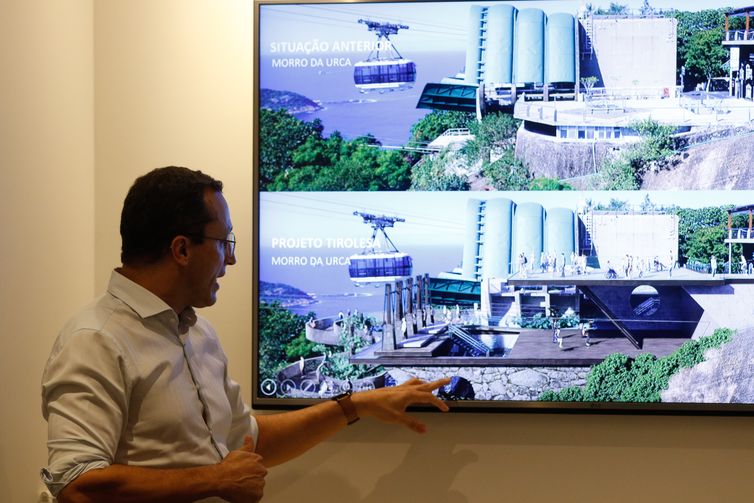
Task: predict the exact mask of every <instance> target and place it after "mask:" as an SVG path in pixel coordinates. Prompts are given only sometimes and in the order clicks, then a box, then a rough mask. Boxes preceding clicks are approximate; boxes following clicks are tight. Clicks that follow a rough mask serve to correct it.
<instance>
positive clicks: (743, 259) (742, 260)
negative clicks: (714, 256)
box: [739, 253, 746, 274]
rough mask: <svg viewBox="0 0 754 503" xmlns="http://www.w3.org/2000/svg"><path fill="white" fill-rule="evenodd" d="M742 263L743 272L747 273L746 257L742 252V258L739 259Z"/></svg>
mask: <svg viewBox="0 0 754 503" xmlns="http://www.w3.org/2000/svg"><path fill="white" fill-rule="evenodd" d="M739 263H740V264H741V274H745V273H746V257H744V254H743V253H742V254H741V260H740V261H739Z"/></svg>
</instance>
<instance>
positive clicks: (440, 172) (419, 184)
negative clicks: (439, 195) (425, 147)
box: [411, 151, 469, 190]
mask: <svg viewBox="0 0 754 503" xmlns="http://www.w3.org/2000/svg"><path fill="white" fill-rule="evenodd" d="M454 162H457V159H456V158H455V156H454V155H453V154H452V153H451V152H448V151H444V152H440V153H439V154H436V155H434V156H425V157H424V158H422V160H421V161H419V162H418V163H417V164H415V165H414V168H413V170H412V172H411V189H412V190H469V181H468V180H467V179H466V178H465V177H462V176H460V175H458V174H456V173H454V172H453V170H452V166H453V163H454Z"/></svg>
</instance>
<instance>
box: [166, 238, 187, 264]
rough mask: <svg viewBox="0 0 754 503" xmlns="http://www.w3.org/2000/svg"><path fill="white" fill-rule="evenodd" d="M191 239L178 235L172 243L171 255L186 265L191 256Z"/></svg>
mask: <svg viewBox="0 0 754 503" xmlns="http://www.w3.org/2000/svg"><path fill="white" fill-rule="evenodd" d="M190 245H191V240H190V239H189V238H187V237H186V236H176V237H174V238H173V241H171V243H170V255H171V256H172V257H173V260H175V261H176V262H177V263H179V264H181V265H186V264H187V263H188V258H189V246H190Z"/></svg>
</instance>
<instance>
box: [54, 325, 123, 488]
mask: <svg viewBox="0 0 754 503" xmlns="http://www.w3.org/2000/svg"><path fill="white" fill-rule="evenodd" d="M127 374H128V364H127V362H126V361H125V359H124V357H123V354H122V352H121V351H120V349H119V348H118V347H117V344H116V343H115V342H114V341H113V340H112V339H111V338H109V337H107V336H105V335H103V334H102V333H100V332H98V331H95V330H90V329H86V330H77V331H75V332H72V333H70V334H67V336H66V337H64V338H63V337H61V338H59V339H58V341H57V342H56V345H55V347H54V348H53V351H52V353H51V355H50V358H49V360H48V361H47V365H46V367H45V370H44V373H43V376H42V414H43V415H44V417H45V419H46V420H47V423H48V436H47V438H48V441H47V449H48V466H47V467H45V468H43V469H42V473H41V476H42V480H43V481H44V483H45V484H46V485H47V487H48V488H49V489H50V492H51V493H52V494H53V495H54V496H56V495H57V494H58V493H59V492H60V490H61V489H62V488H63V487H65V486H66V485H67V484H69V483H70V482H71V481H73V480H74V479H76V477H78V476H79V475H81V474H83V473H85V472H87V471H89V470H92V469H96V468H105V467H107V466H109V465H111V464H112V463H113V459H114V457H115V453H116V450H117V447H118V442H119V439H120V436H121V433H122V431H123V422H124V418H125V417H128V403H129V400H128V396H129V393H130V389H128V385H127V384H126V383H128V382H129V380H128V378H127Z"/></svg>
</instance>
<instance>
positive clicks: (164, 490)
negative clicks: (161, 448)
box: [58, 437, 267, 503]
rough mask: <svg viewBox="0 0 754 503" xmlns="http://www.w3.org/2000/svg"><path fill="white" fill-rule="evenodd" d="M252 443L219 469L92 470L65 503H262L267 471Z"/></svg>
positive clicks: (71, 487)
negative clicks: (217, 502)
mask: <svg viewBox="0 0 754 503" xmlns="http://www.w3.org/2000/svg"><path fill="white" fill-rule="evenodd" d="M253 449H254V446H253V445H252V443H251V437H247V439H246V440H245V442H244V446H243V447H242V448H240V449H237V450H235V451H231V452H230V454H228V456H226V457H225V459H223V460H222V461H221V462H220V463H218V464H216V465H208V466H199V467H192V468H164V469H163V468H143V467H136V466H126V465H110V466H108V467H107V468H102V469H95V470H90V471H88V472H86V473H84V474H83V475H81V476H79V477H78V478H76V480H74V481H73V482H71V483H70V484H68V485H67V486H66V487H64V488H63V490H62V491H61V492H60V493H59V494H58V501H59V502H60V503H93V502H100V501H101V502H107V503H121V502H133V501H138V502H139V503H153V502H154V503H172V502H187V501H196V500H199V499H202V498H208V497H211V496H218V497H220V498H223V499H225V500H228V501H231V502H235V501H243V502H252V503H256V502H257V501H259V500H260V499H261V498H262V494H263V492H264V477H265V476H266V475H267V468H266V467H265V466H264V465H263V464H262V457H261V456H260V455H259V454H256V453H255V452H253Z"/></svg>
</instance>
